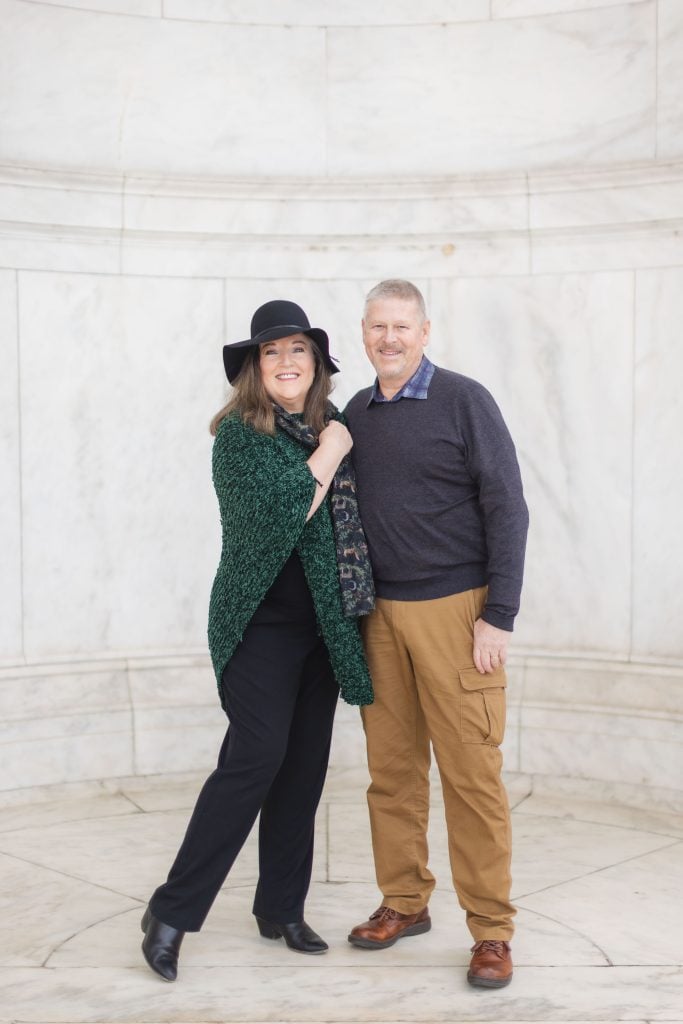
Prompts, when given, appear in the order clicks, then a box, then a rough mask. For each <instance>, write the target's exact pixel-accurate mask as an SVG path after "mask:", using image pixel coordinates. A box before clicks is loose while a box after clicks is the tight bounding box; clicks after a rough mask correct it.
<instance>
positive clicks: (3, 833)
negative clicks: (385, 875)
mask: <svg viewBox="0 0 683 1024" xmlns="http://www.w3.org/2000/svg"><path fill="white" fill-rule="evenodd" d="M201 781H202V780H201V779H200V778H199V777H197V776H182V777H181V776H168V777H165V778H160V777H154V778H147V779H132V780H123V781H121V780H119V781H117V782H113V781H110V782H101V783H92V784H83V785H78V786H72V787H63V788H61V789H58V790H53V791H51V792H50V791H45V790H43V791H36V792H33V793H30V794H29V793H24V794H23V795H22V794H14V795H11V794H10V795H9V796H6V797H5V799H4V800H3V804H2V806H1V807H0V885H1V889H2V891H1V898H2V909H1V911H0V929H1V933H0V934H1V938H0V1022H1V1024H9V1022H33V1024H48V1022H50V1024H57V1022H59V1024H76V1022H78V1024H85V1022H121V1024H129V1022H134V1024H142V1022H159V1024H161V1022H187V1024H201V1022H217V1021H221V1022H238V1021H239V1022H247V1021H248V1022H253V1024H256V1022H266V1021H268V1022H302V1024H303V1022H307V1024H315V1022H323V1021H326V1022H338V1024H350V1022H360V1021H378V1022H380V1021H381V1022H385V1024H392V1022H393V1024H397V1022H417V1021H419V1022H421V1024H429V1022H436V1021H453V1022H455V1021H467V1022H476V1021H498V1022H506V1021H514V1022H517V1024H519V1022H531V1021H582V1022H597V1021H668V1022H672V1021H680V1022H683V967H682V965H683V928H682V927H681V917H682V916H683V897H682V896H681V890H682V888H683V817H678V818H675V817H674V816H672V815H664V814H656V813H652V812H645V811H642V810H640V811H639V810H633V809H628V808H623V807H619V806H615V805H602V804H598V803H589V802H586V801H581V800H577V799H572V798H567V797H566V796H565V797H561V798H560V797H558V796H555V797H552V796H548V795H540V794H539V793H538V792H534V788H533V785H532V783H531V781H530V780H529V779H528V778H526V777H523V776H511V777H509V778H508V779H507V782H508V788H509V792H510V799H511V803H512V805H513V807H514V814H513V820H514V836H515V859H514V895H515V900H516V904H517V906H518V908H519V913H518V918H517V922H518V930H517V935H516V937H515V941H514V944H513V954H514V959H515V977H514V979H513V982H512V984H511V985H510V986H509V987H508V988H506V989H503V990H500V991H497V992H496V991H487V990H476V989H472V988H470V987H469V986H468V985H467V983H466V981H465V966H466V964H467V962H468V959H469V953H468V947H469V945H470V939H469V935H468V933H467V932H466V930H465V927H464V923H463V915H462V912H461V911H460V909H459V907H458V905H457V902H456V900H455V897H454V896H453V894H452V891H451V888H450V884H449V869H448V861H447V853H446V843H445V835H444V828H443V824H442V821H443V817H442V808H441V805H440V801H439V794H438V787H437V791H436V792H435V795H434V808H433V814H432V822H433V823H432V834H431V851H432V856H431V864H432V869H433V871H434V873H435V874H436V876H437V879H438V882H437V889H436V891H435V893H434V897H433V901H432V904H431V908H432V919H433V927H432V931H431V932H429V933H428V934H426V935H422V936H419V937H414V938H409V939H405V940H403V941H401V942H399V943H398V944H397V945H396V946H394V947H392V948H390V949H387V950H383V951H378V952H371V951H364V950H359V949H355V948H353V947H351V946H350V945H349V944H348V943H347V941H346V935H347V932H348V930H349V927H350V926H351V925H353V924H356V923H357V922H359V921H360V920H362V919H363V918H365V917H366V916H367V914H368V913H369V912H370V911H371V910H372V909H374V908H375V906H376V905H377V904H378V896H377V892H376V889H375V886H374V883H373V871H372V859H371V854H370V840H369V830H368V824H367V818H366V810H365V801H364V794H363V790H364V785H365V775H364V772H363V771H360V770H355V769H354V770H348V769H347V770H342V769H340V770H336V771H332V772H331V773H330V775H329V778H328V783H327V786H326V790H325V794H324V804H323V806H322V807H321V809H320V813H319V817H318V839H317V849H316V859H315V868H314V881H313V884H312V887H311V893H310V896H309V901H308V906H307V918H308V920H309V922H310V923H311V924H312V925H313V926H314V927H315V928H316V929H317V930H318V931H320V932H321V933H322V934H323V935H324V936H325V937H326V938H327V940H328V941H329V943H330V947H331V948H330V951H329V953H328V954H327V955H326V956H322V957H304V956H300V955H297V954H295V953H293V952H291V951H289V950H287V949H286V948H285V947H284V945H283V943H281V942H271V941H268V940H266V939H261V938H260V937H259V936H258V934H257V932H256V929H255V927H254V924H253V920H252V918H251V915H250V906H251V896H252V892H253V883H254V876H255V863H256V858H255V843H254V836H253V835H252V837H251V838H250V840H249V841H248V843H247V846H246V847H245V849H244V850H243V852H242V855H241V856H240V858H239V860H238V862H237V864H236V865H235V868H234V870H233V873H232V875H231V877H230V879H229V882H228V884H227V885H226V887H225V888H224V889H223V891H222V892H221V894H220V896H219V898H218V900H217V901H216V904H215V906H214V908H213V911H212V913H211V915H210V916H209V919H208V920H207V923H206V925H205V928H204V930H203V931H202V932H201V933H200V934H198V935H189V936H187V938H186V939H185V944H184V946H183V950H182V957H181V965H180V976H179V978H178V981H177V982H176V984H175V985H167V984H164V983H163V982H162V981H160V980H159V979H157V978H156V976H154V975H153V974H152V973H151V972H150V971H149V969H148V968H147V967H146V965H145V964H144V963H143V961H142V958H141V954H140V949H139V947H140V940H141V932H140V927H139V920H140V916H141V912H142V908H143V906H144V904H145V902H146V898H147V896H148V894H149V892H150V890H151V889H152V888H153V887H154V885H156V884H157V883H158V882H159V880H160V879H161V878H162V877H163V876H164V874H165V871H166V869H167V867H168V865H169V862H170V860H171V857H172V855H173V853H174V851H175V849H176V846H177V843H178V841H179V839H180V837H181V835H182V833H183V831H184V827H185V824H186V821H187V816H188V810H189V808H190V807H191V806H192V803H193V800H194V796H195V794H196V792H197V790H198V787H199V785H200V783H201ZM29 796H30V799H29Z"/></svg>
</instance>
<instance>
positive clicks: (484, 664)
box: [472, 619, 510, 675]
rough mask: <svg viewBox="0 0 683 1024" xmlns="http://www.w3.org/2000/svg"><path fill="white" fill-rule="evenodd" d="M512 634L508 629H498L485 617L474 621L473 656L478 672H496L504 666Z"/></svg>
mask: <svg viewBox="0 0 683 1024" xmlns="http://www.w3.org/2000/svg"><path fill="white" fill-rule="evenodd" d="M509 639H510V634H509V633H508V631H507V630H506V629H498V627H497V626H492V625H490V623H488V622H484V620H483V619H477V621H476V622H475V623H474V646H473V648H472V657H473V659H474V664H475V666H476V668H477V671H478V672H481V674H482V675H484V674H485V673H486V672H495V670H496V669H497V668H502V667H503V665H504V664H505V659H506V658H507V653H508V640H509Z"/></svg>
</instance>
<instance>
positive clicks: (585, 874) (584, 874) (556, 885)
mask: <svg viewBox="0 0 683 1024" xmlns="http://www.w3.org/2000/svg"><path fill="white" fill-rule="evenodd" d="M529 817H532V815H529ZM605 827H612V826H605ZM682 843H683V841H682V840H680V839H674V840H673V841H672V842H670V843H663V844H662V845H661V846H657V847H655V848H654V849H652V850H647V851H645V852H644V853H637V854H634V855H633V856H632V857H624V859H623V860H615V861H612V863H610V864H602V865H601V866H600V867H598V868H591V869H590V870H589V871H581V872H579V873H578V874H576V875H570V876H567V877H565V878H562V880H561V881H558V882H551V883H550V884H549V885H543V886H541V888H540V889H532V890H530V891H529V892H525V893H519V894H515V895H514V897H513V898H514V901H515V903H519V901H520V900H524V899H528V897H529V896H538V894H539V893H542V892H552V891H554V890H557V889H561V888H562V887H563V886H565V885H570V884H571V883H573V882H578V881H580V880H581V879H583V878H590V877H592V876H593V875H601V874H604V873H605V872H606V871H612V870H613V869H614V868H619V867H623V865H624V864H633V863H634V862H635V861H638V860H643V859H645V858H646V857H649V856H651V855H652V854H653V853H661V852H662V850H669V849H672V848H673V847H674V846H681V845H682ZM529 909H531V908H529Z"/></svg>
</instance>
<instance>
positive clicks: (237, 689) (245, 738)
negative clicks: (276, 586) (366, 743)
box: [150, 620, 339, 932]
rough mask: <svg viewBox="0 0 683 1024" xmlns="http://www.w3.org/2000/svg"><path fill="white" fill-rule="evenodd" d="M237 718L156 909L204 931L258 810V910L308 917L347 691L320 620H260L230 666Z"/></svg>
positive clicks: (288, 918)
mask: <svg viewBox="0 0 683 1024" xmlns="http://www.w3.org/2000/svg"><path fill="white" fill-rule="evenodd" d="M222 683H223V693H224V697H225V702H226V710H227V713H228V717H229V720H230V726H229V728H228V731H227V734H226V736H225V740H224V741H223V746H222V747H221V751H220V755H219V758H218V766H217V768H216V770H215V771H214V772H213V773H212V774H211V775H210V776H209V778H208V779H207V780H206V782H205V783H204V786H203V788H202V790H201V792H200V794H199V797H198V799H197V803H196V805H195V809H194V812H193V814H192V817H191V818H190V822H189V825H188V828H187V832H186V834H185V838H184V840H183V843H182V845H181V847H180V850H179V851H178V855H177V857H176V859H175V862H174V864H173V866H172V868H171V871H170V873H169V876H168V880H167V881H166V883H165V884H164V885H162V886H160V887H159V888H158V889H157V890H156V892H155V893H154V895H153V896H152V899H151V900H150V910H151V912H152V914H153V915H154V916H155V917H156V918H157V919H158V920H160V921H163V922H164V924H168V925H170V926H171V927H173V928H179V929H181V930H182V931H187V932H191V931H199V929H200V928H201V926H202V924H203V922H204V919H205V917H206V915H207V914H208V912H209V909H210V907H211V904H212V903H213V901H214V899H215V898H216V896H217V894H218V891H219V889H220V888H221V886H222V884H223V882H224V881H225V878H226V876H227V874H228V872H229V870H230V868H231V867H232V864H233V862H234V860H235V858H236V857H237V854H238V853H239V851H240V850H241V848H242V846H243V844H244V842H245V840H246V838H247V836H248V835H249V832H250V831H251V828H252V826H253V824H254V822H255V820H256V817H257V815H258V813H259V811H260V812H261V818H260V824H259V880H258V885H257V887H256V895H255V898H254V914H256V915H257V916H258V917H262V918H264V919H265V920H267V921H272V922H274V923H276V924H288V923H290V922H294V921H301V920H302V919H303V912H304V901H305V899H306V894H307V892H308V887H309V884H310V880H311V867H312V862H313V832H314V824H315V813H316V810H317V807H318V803H319V800H320V795H321V793H322V788H323V783H324V781H325V774H326V772H327V762H328V758H329V752H330V741H331V736H332V722H333V719H334V712H335V708H336V703H337V697H338V693H339V688H338V686H337V684H336V682H335V680H334V676H333V674H332V670H331V668H330V662H329V657H328V653H327V648H326V647H325V645H324V643H323V642H322V640H321V639H320V638H319V637H318V636H317V634H316V630H315V624H314V622H311V621H310V620H309V621H308V622H304V623H292V622H287V623H279V622H252V623H251V624H250V625H249V626H248V628H247V630H246V631H245V634H244V638H243V640H242V642H241V643H240V644H239V646H238V647H237V649H236V651H235V653H234V655H233V657H232V658H231V659H230V662H229V663H228V665H227V667H226V669H225V672H224V673H223V680H222Z"/></svg>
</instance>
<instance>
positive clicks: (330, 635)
mask: <svg viewBox="0 0 683 1024" xmlns="http://www.w3.org/2000/svg"><path fill="white" fill-rule="evenodd" d="M309 456H310V452H307V451H305V449H304V448H302V446H301V445H299V444H297V442H296V441H295V440H294V439H293V438H292V437H290V436H289V435H287V434H285V433H284V432H282V431H279V430H278V431H277V433H276V434H275V436H274V437H271V436H270V435H268V434H262V433H259V432H258V431H256V430H254V429H253V427H251V426H249V425H248V424H245V423H243V422H242V420H241V419H240V418H238V417H237V416H228V417H226V418H225V419H224V420H222V421H221V423H220V425H219V427H218V430H217V431H216V438H215V441H214V446H213V483H214V487H215V488H216V494H217V496H218V504H219V508H220V514H221V526H222V532H223V545H222V551H221V560H220V564H219V566H218V571H217V573H216V578H215V580H214V584H213V588H212V590H211V600H210V602H209V631H208V632H209V650H210V652H211V659H212V661H213V666H214V671H215V673H216V679H217V681H218V687H219V692H220V681H221V678H222V675H223V670H224V668H225V666H226V664H227V663H228V661H229V660H230V658H231V657H232V654H233V652H234V650H235V648H236V647H237V644H238V643H239V642H240V640H241V639H242V635H243V633H244V630H245V629H246V627H247V625H248V624H249V621H250V620H251V617H252V616H253V614H254V612H255V611H256V609H257V608H258V606H259V605H260V604H261V602H262V600H263V598H264V596H265V594H266V591H267V590H268V589H269V588H270V586H271V584H272V583H273V582H274V581H275V579H276V578H277V576H278V575H279V573H280V571H281V569H282V567H283V565H284V564H285V562H286V561H287V559H288V558H289V556H290V555H291V553H292V551H293V550H294V549H296V551H297V552H298V554H299V557H300V559H301V564H302V566H303V569H304V573H305V576H306V580H307V582H308V586H309V588H310V591H311V595H312V597H313V604H314V607H315V612H316V617H317V620H318V627H319V629H320V632H321V634H322V637H323V640H324V641H325V644H326V646H327V649H328V652H329V655H330V662H331V665H332V671H333V672H334V676H335V679H336V680H337V682H338V683H339V686H340V689H341V695H342V697H343V699H344V700H345V701H346V702H347V703H348V704H370V703H372V683H371V682H370V675H369V673H368V667H367V664H366V661H365V656H364V654H363V646H362V642H361V638H360V633H359V631H358V624H357V622H356V620H355V619H347V618H345V617H344V615H343V612H342V604H341V596H340V588H339V575H338V571H337V559H336V551H335V542H334V534H333V528H332V518H331V515H330V510H329V498H328V499H326V500H325V501H323V502H322V504H321V505H320V507H319V508H318V509H317V511H316V513H315V515H313V516H312V517H311V519H310V520H309V521H308V522H306V516H307V514H308V510H309V508H310V507H311V502H312V501H313V496H314V494H315V489H316V486H317V485H316V482H315V480H314V479H313V476H312V474H311V472H310V470H309V468H308V466H307V465H306V461H307V459H308V458H309Z"/></svg>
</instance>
